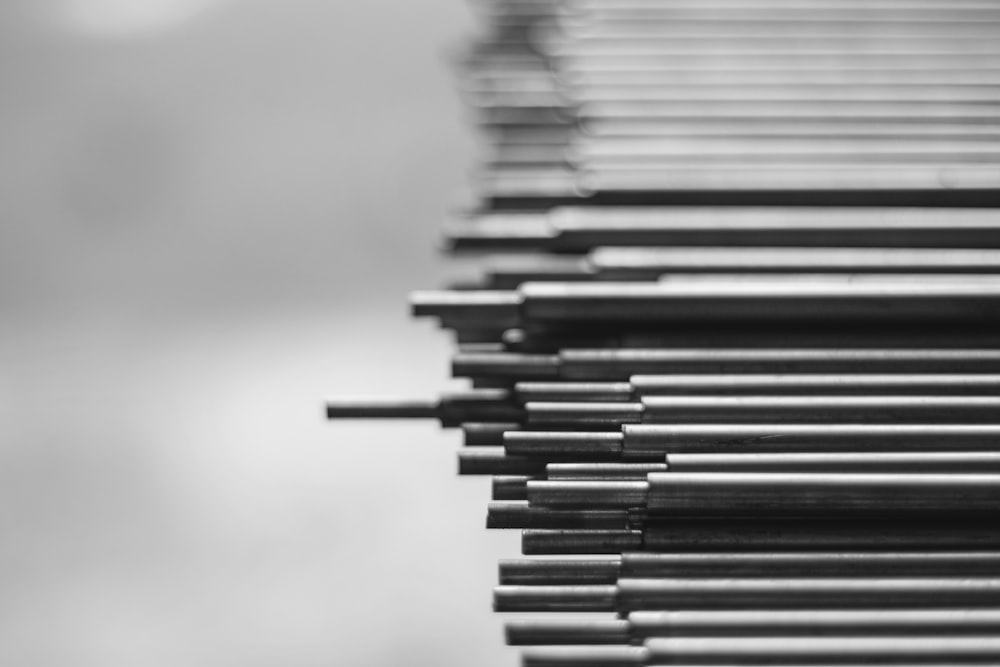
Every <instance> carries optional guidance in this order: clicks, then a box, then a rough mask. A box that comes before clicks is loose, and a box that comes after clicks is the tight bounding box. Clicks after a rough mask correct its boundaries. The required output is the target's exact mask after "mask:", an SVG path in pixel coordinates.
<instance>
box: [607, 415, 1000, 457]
mask: <svg viewBox="0 0 1000 667" xmlns="http://www.w3.org/2000/svg"><path fill="white" fill-rule="evenodd" d="M998 446H1000V424H972V425H969V424H936V423H923V424H844V423H828V424H785V423H772V424H714V423H704V424H677V425H669V426H668V425H662V424H626V425H624V426H622V452H623V456H624V457H625V458H626V459H627V458H630V457H637V458H643V457H650V456H659V455H661V454H671V453H678V454H680V453H705V454H708V453H733V454H741V453H767V452H807V453H808V452H815V453H824V452H858V453H864V452H889V453H892V452H928V451H929V452H934V451H942V452H944V451H957V452H962V451H986V452H989V451H998Z"/></svg>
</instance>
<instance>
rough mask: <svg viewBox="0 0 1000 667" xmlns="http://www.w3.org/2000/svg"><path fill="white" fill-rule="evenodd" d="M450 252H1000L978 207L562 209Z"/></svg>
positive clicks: (455, 233) (505, 225)
mask: <svg viewBox="0 0 1000 667" xmlns="http://www.w3.org/2000/svg"><path fill="white" fill-rule="evenodd" d="M446 235H447V237H448V241H449V242H450V244H451V246H452V247H453V248H455V249H461V248H464V247H470V248H472V247H480V248H482V247H503V246H504V245H505V244H514V245H515V246H516V245H517V244H520V245H521V246H522V247H545V248H551V249H558V250H562V251H570V250H576V251H581V252H583V251H588V250H591V249H592V248H596V247H601V246H677V245H683V246H719V245H722V246H796V247H797V246H806V247H821V246H830V247H837V246H852V247H854V246H856V247H881V246H890V247H893V246H894V247H905V248H914V247H923V248H935V247H944V248H948V247H952V248H955V247H959V248H961V247H965V248H1000V215H998V214H997V212H996V211H993V210H989V209H986V210H980V209H919V208H904V209H895V210H894V209H889V208H856V209H855V208H848V209H831V208H826V207H815V206H814V207H801V206H791V207H783V208H778V207H771V208H768V207H752V206H751V207H743V208H722V207H716V208H712V207H707V208H705V207H699V208H692V207H628V208H622V207H600V208H585V207H579V206H577V207H561V208H557V209H555V210H553V211H552V212H551V213H550V214H548V215H545V214H542V215H539V214H534V215H527V214H525V215H522V216H521V217H519V219H518V223H517V224H516V225H511V224H510V220H509V219H508V218H502V219H500V220H497V221H496V223H495V224H492V223H491V222H490V221H489V219H488V218H487V219H485V220H482V221H479V222H478V223H477V224H476V225H469V224H463V225H460V226H454V227H451V228H449V229H448V230H447V231H446Z"/></svg>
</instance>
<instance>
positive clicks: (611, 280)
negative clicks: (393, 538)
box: [327, 0, 1000, 667]
mask: <svg viewBox="0 0 1000 667" xmlns="http://www.w3.org/2000/svg"><path fill="white" fill-rule="evenodd" d="M479 9H480V10H481V11H482V13H483V14H484V16H485V17H486V19H487V21H486V22H487V29H486V30H485V31H484V35H483V37H482V39H481V41H479V42H478V43H477V44H476V45H475V46H474V48H472V49H471V50H470V53H469V55H468V57H467V59H466V63H467V68H466V70H465V71H464V72H463V87H464V89H465V91H466V92H467V94H468V96H469V98H470V100H471V101H472V102H473V105H474V107H475V109H476V112H477V114H478V115H477V118H478V120H479V123H480V125H481V127H482V129H483V131H484V134H485V136H486V139H487V144H488V148H489V156H488V159H487V160H486V161H485V162H484V164H483V165H482V169H481V172H480V174H479V179H478V193H479V195H480V199H479V204H478V206H477V207H476V208H475V210H472V211H470V212H469V213H468V214H467V215H464V216H463V217H462V219H460V220H458V221H456V222H454V223H452V224H451V225H449V226H448V227H447V229H446V241H447V246H448V248H449V249H450V250H451V251H452V252H454V253H464V254H473V253H475V254H480V255H483V256H484V265H483V267H484V268H483V273H482V278H481V279H480V280H478V281H476V282H473V283H463V284H458V285H454V286H452V288H451V289H447V290H442V291H434V292H418V293H416V294H415V295H414V296H413V298H412V304H413V312H414V314H415V315H417V316H421V317H433V318H436V319H437V320H438V321H439V322H440V323H441V325H442V327H444V328H447V329H450V330H452V331H453V332H454V333H455V337H456V341H457V346H458V349H457V352H456V353H455V355H454V357H453V362H452V369H453V374H454V376H455V377H457V378H466V379H467V380H468V389H465V390H462V391H457V392H455V393H451V394H447V395H444V396H440V397H437V398H434V399H430V400H390V399H373V400H369V399H351V400H340V399H336V400H331V401H330V402H329V403H328V405H327V410H328V415H329V416H330V417H331V418H348V417H369V418H399V417H402V418H437V419H439V420H440V421H441V423H442V425H443V426H445V427H452V428H459V429H461V430H462V431H463V433H464V438H465V445H466V446H465V447H463V449H462V450H461V451H460V452H459V471H460V473H461V474H468V475H490V476H492V477H493V486H492V490H493V500H492V502H491V503H490V504H489V508H488V511H487V525H488V527H491V528H508V529H521V530H522V531H523V533H522V535H523V537H522V550H523V554H524V555H525V556H530V557H531V558H527V559H516V560H507V561H503V562H501V564H500V573H499V586H498V587H497V588H496V591H495V608H496V610H497V611H500V612H517V613H519V614H520V613H528V612H546V613H544V614H526V615H524V616H518V617H517V618H516V620H512V621H511V622H510V623H509V624H508V626H507V640H508V642H509V643H510V644H514V645H519V646H526V647H529V648H526V649H525V650H524V652H523V661H524V665H525V667H557V666H558V667H566V666H569V665H589V666H597V665H602V666H619V665H621V666H625V665H629V666H637V665H666V664H673V665H729V666H735V665H757V664H786V665H803V664H811V665H832V664H838V665H861V664H874V663H878V664H896V665H913V664H924V665H926V664H933V665H957V664H993V665H998V664H1000V209H997V208H994V207H995V206H996V205H998V204H1000V0H949V1H947V2H945V1H944V0H938V1H931V0H865V1H862V0H743V1H741V2H737V1H736V0H488V1H487V0H480V6H479ZM552 612H555V613H557V615H553V614H552Z"/></svg>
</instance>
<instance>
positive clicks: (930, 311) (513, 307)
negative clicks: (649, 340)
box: [420, 274, 1000, 328]
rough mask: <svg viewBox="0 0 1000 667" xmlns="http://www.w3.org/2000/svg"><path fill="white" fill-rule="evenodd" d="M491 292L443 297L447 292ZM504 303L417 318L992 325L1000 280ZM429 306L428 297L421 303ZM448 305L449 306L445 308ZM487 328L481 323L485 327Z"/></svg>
mask: <svg viewBox="0 0 1000 667" xmlns="http://www.w3.org/2000/svg"><path fill="white" fill-rule="evenodd" d="M474 294H486V295H493V294H494V293H493V292H478V291H469V290H465V291H454V292H442V293H441V296H440V298H438V301H440V302H441V303H450V301H451V300H452V299H451V295H459V296H461V297H463V298H464V299H469V298H471V297H470V296H469V295H474ZM503 294H504V295H505V296H506V297H507V299H506V301H507V302H509V303H506V302H505V303H504V304H502V305H493V304H490V303H484V304H483V305H482V306H481V307H479V306H477V307H476V308H475V309H472V308H471V307H469V308H468V309H464V310H463V309H455V310H454V312H453V310H451V309H449V310H447V312H445V311H442V310H441V308H443V306H442V307H441V308H438V307H436V306H435V307H431V306H432V305H433V304H432V305H427V306H426V307H424V308H422V309H421V310H420V312H421V313H424V312H426V313H427V314H435V315H440V316H442V317H445V322H446V323H449V324H451V325H453V326H456V327H460V326H461V325H462V324H466V323H472V324H474V325H475V326H476V327H478V328H483V327H484V326H486V325H489V326H491V327H497V328H503V327H515V326H519V325H520V324H522V323H525V322H566V321H573V322H577V321H578V322H584V321H587V322H592V321H603V320H606V319H616V320H618V321H623V322H654V321H655V322H685V321H705V320H709V321H736V320H750V321H779V322H780V321H815V320H837V319H849V320H858V321H862V320H864V321H879V322H889V321H893V320H926V319H931V318H932V319H933V320H934V321H951V320H958V321H973V320H974V321H984V322H985V321H993V320H997V319H998V318H1000V306H998V302H1000V280H998V279H994V277H993V276H992V275H974V274H969V275H957V276H950V277H947V278H945V277H942V276H940V275H937V274H926V275H924V276H922V277H921V279H920V280H912V279H911V280H902V279H901V278H900V277H898V276H883V275H880V274H873V275H871V276H867V277H863V278H862V277H853V276H852V277H847V276H837V275H831V276H827V277H823V278H810V279H803V280H798V281H792V280H789V279H787V278H784V277H782V278H780V279H779V278H765V277H759V278H751V277H743V278H739V277H730V276H725V275H719V276H717V277H713V278H707V277H706V278H703V279H698V280H693V279H688V280H680V279H677V280H670V281H660V282H656V283H650V282H615V281H608V282H597V281H591V282H528V283H524V284H523V285H522V286H521V287H520V288H518V289H517V290H515V291H511V292H509V293H507V292H505V293H503ZM424 301H427V302H429V301H430V298H429V297H426V298H424ZM449 308H451V307H450V306H449ZM484 323H485V324H484Z"/></svg>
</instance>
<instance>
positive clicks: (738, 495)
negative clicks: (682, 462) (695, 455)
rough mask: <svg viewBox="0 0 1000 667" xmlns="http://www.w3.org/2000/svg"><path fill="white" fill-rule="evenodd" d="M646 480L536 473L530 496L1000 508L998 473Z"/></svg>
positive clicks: (756, 508)
mask: <svg viewBox="0 0 1000 667" xmlns="http://www.w3.org/2000/svg"><path fill="white" fill-rule="evenodd" d="M647 480H648V481H646V482H640V481H602V482H592V481H582V482H578V481H562V480H558V481H555V480H537V481H530V482H528V500H529V502H531V504H532V505H537V506H540V507H553V508H594V509H618V508H629V507H639V508H643V507H644V508H647V509H648V510H649V511H650V512H651V513H654V514H668V515H670V516H713V515H715V516H720V515H722V516H799V515H802V516H806V515H810V516H811V515H827V516H831V515H832V516H847V515H863V516H872V515H877V514H905V515H919V516H924V517H926V516H947V515H952V516H966V515H983V516H997V515H1000V475H998V474H929V473H928V474H911V473H860V474H859V473H785V472H776V473H763V472H666V473H650V474H649V475H648V477H647Z"/></svg>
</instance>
